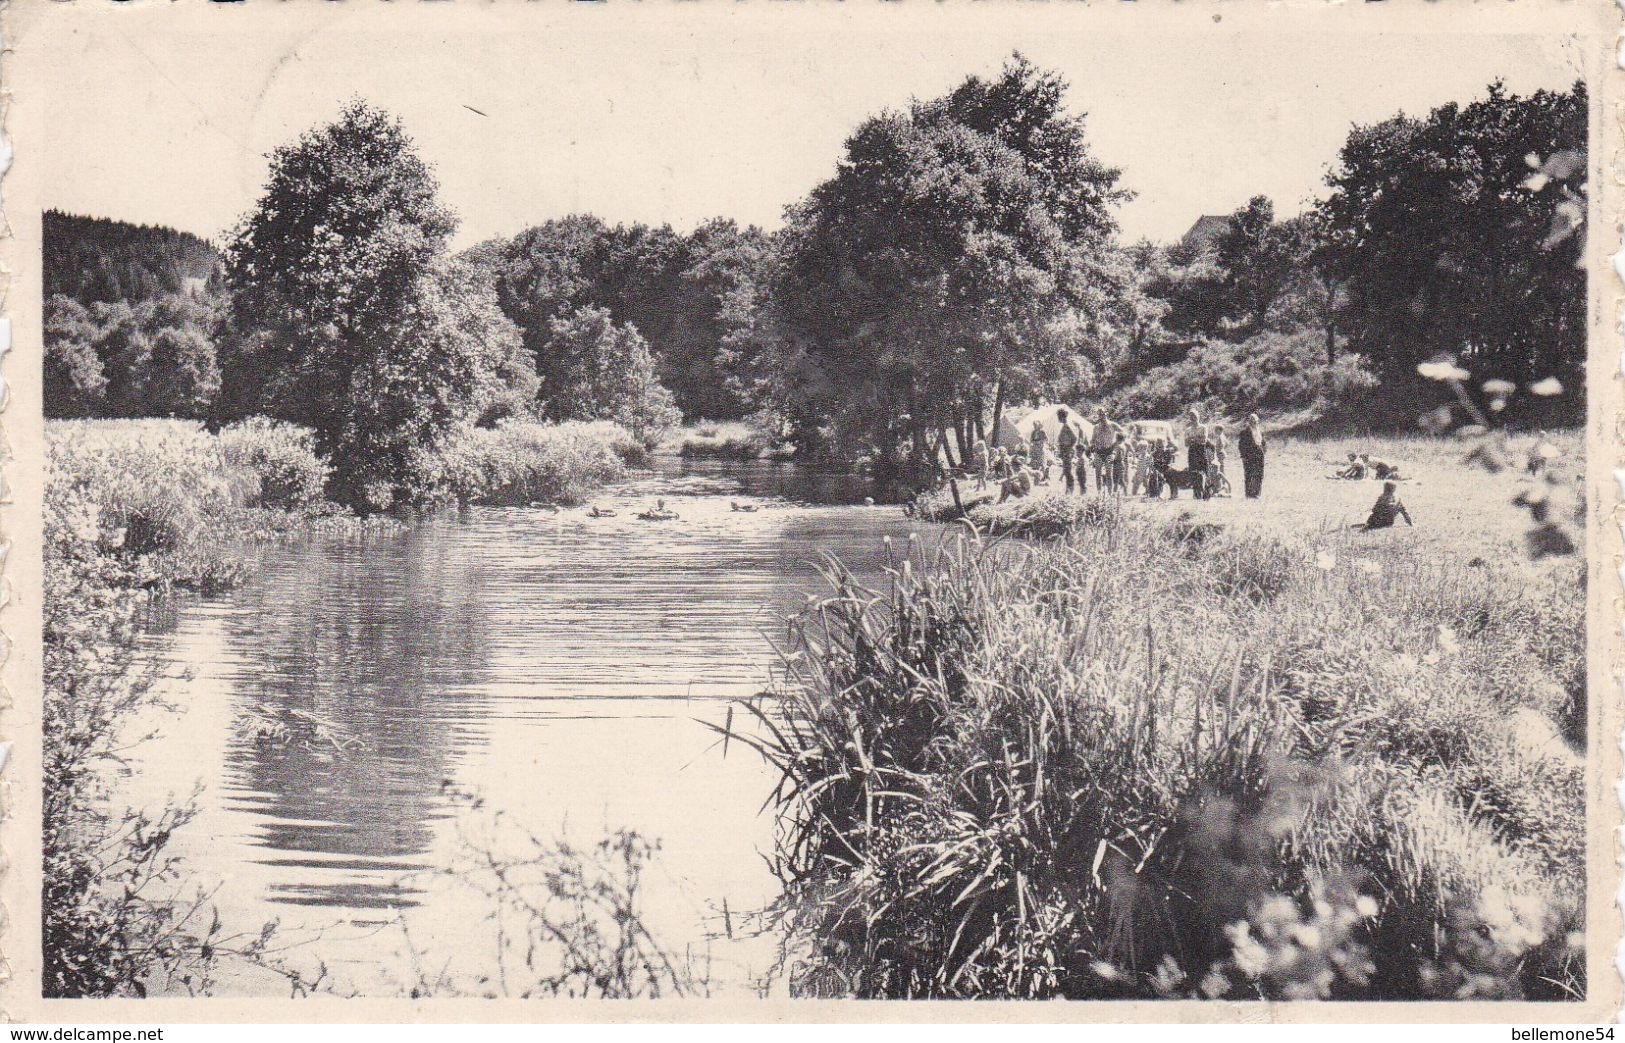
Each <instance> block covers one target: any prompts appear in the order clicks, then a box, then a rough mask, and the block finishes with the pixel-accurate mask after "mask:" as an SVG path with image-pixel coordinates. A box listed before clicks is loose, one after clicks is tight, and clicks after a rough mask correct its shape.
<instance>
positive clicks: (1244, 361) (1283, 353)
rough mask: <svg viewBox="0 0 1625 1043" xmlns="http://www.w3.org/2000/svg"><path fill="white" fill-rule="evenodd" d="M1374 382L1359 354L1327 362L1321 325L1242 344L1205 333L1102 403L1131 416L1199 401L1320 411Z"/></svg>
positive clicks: (1241, 408) (1239, 409)
mask: <svg viewBox="0 0 1625 1043" xmlns="http://www.w3.org/2000/svg"><path fill="white" fill-rule="evenodd" d="M1375 386H1376V379H1375V378H1374V377H1373V376H1372V375H1371V374H1370V373H1369V372H1367V371H1366V369H1365V365H1364V359H1362V358H1361V357H1360V356H1358V355H1347V354H1345V355H1342V356H1340V357H1339V358H1338V359H1337V361H1336V362H1335V363H1331V364H1328V363H1327V362H1326V353H1325V345H1324V342H1323V340H1322V338H1321V335H1320V334H1319V333H1318V332H1314V331H1307V330H1306V331H1301V332H1298V333H1291V334H1285V333H1274V332H1265V333H1260V334H1257V335H1255V336H1253V337H1251V338H1249V339H1248V340H1245V341H1243V342H1242V343H1240V344H1234V343H1231V342H1229V341H1224V340H1209V341H1206V342H1204V343H1202V344H1200V345H1198V346H1197V347H1195V348H1192V349H1191V351H1190V354H1189V355H1187V356H1186V358H1185V359H1184V360H1183V361H1181V362H1177V363H1174V364H1172V365H1167V366H1158V367H1156V368H1154V369H1151V370H1148V371H1146V372H1145V373H1144V374H1143V375H1141V376H1140V378H1139V379H1138V380H1137V381H1135V382H1134V383H1133V384H1131V385H1129V386H1128V387H1126V388H1122V389H1120V390H1118V391H1116V392H1114V393H1113V394H1111V395H1110V396H1109V397H1107V398H1106V399H1105V400H1104V402H1103V405H1104V406H1105V408H1106V409H1107V411H1108V412H1110V414H1111V415H1113V416H1124V417H1164V418H1165V417H1177V416H1180V415H1181V414H1182V413H1183V412H1184V411H1185V410H1186V409H1187V408H1189V407H1190V406H1192V405H1197V404H1201V405H1203V406H1204V407H1206V408H1208V409H1209V410H1210V411H1217V412H1218V413H1219V415H1226V414H1228V415H1231V416H1242V415H1245V414H1247V413H1255V412H1264V413H1284V412H1293V411H1314V410H1324V409H1327V408H1330V407H1331V406H1333V405H1335V404H1342V403H1346V402H1348V401H1349V400H1351V399H1354V398H1356V397H1357V396H1358V395H1359V394H1360V393H1361V392H1364V391H1367V390H1369V389H1371V388H1373V387H1375Z"/></svg>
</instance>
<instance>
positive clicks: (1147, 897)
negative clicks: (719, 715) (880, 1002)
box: [755, 516, 1584, 999]
mask: <svg viewBox="0 0 1625 1043" xmlns="http://www.w3.org/2000/svg"><path fill="white" fill-rule="evenodd" d="M1356 550H1357V549H1356V548H1355V547H1354V546H1352V545H1350V544H1348V542H1347V540H1346V538H1344V537H1338V536H1331V535H1326V536H1318V537H1303V538H1299V539H1293V540H1279V539H1275V538H1271V537H1264V536H1256V535H1255V536H1236V535H1232V534H1228V533H1225V532H1222V531H1218V530H1215V529H1214V528H1213V527H1210V526H1191V525H1187V524H1182V523H1180V522H1177V521H1175V522H1159V521H1155V520H1151V519H1147V518H1144V517H1140V518H1135V517H1130V516H1114V517H1113V518H1112V519H1111V521H1110V523H1109V524H1103V525H1099V526H1093V527H1086V528H1082V529H1079V530H1077V531H1075V532H1074V533H1073V534H1072V535H1071V536H1069V537H1067V538H1066V539H1064V540H1060V541H1056V542H1052V543H1049V544H1046V545H1041V546H1033V545H1025V546H1016V545H1011V544H1009V543H1007V542H997V543H991V544H990V543H984V542H981V541H979V540H977V539H975V538H965V537H960V536H955V537H953V538H950V539H948V540H946V541H944V542H943V543H942V544H941V545H939V546H938V547H936V548H935V549H933V550H928V549H926V548H925V547H924V546H923V545H921V544H920V543H919V542H918V541H911V543H910V546H909V548H908V551H907V553H904V554H900V555H899V556H898V557H897V560H896V561H895V562H894V568H893V569H892V571H891V575H890V580H889V584H888V586H887V587H886V589H880V590H871V589H866V588H865V587H863V586H862V585H860V584H859V583H857V582H856V581H855V580H854V578H853V577H852V576H851V575H850V574H849V573H848V572H846V571H845V570H844V569H843V568H842V567H841V566H840V565H839V564H838V563H836V562H830V563H829V564H828V566H827V569H826V572H827V576H828V579H829V583H830V586H831V591H832V592H831V594H830V595H829V596H828V597H826V598H824V599H823V600H821V601H818V602H817V603H815V604H813V605H811V606H809V608H808V609H807V610H806V611H805V612H804V613H803V614H802V615H801V616H799V617H798V618H797V619H795V620H794V621H792V623H791V625H790V628H789V632H788V635H787V637H788V641H787V645H786V648H785V656H786V663H787V665H788V668H789V679H790V683H788V684H787V685H786V686H785V688H784V690H783V691H782V692H780V693H779V695H780V698H779V699H778V700H776V701H774V702H772V703H769V704H767V705H766V706H758V707H757V708H756V711H755V712H756V713H757V715H758V717H759V718H760V719H761V721H762V724H763V726H764V728H765V729H766V731H765V734H766V735H767V739H766V740H765V741H762V742H760V743H758V748H759V749H761V750H762V752H763V753H764V754H765V755H766V756H767V757H769V758H770V759H771V760H772V761H773V762H774V763H775V764H776V765H777V766H778V767H779V769H780V770H781V772H782V783H781V785H780V788H779V791H778V792H777V794H776V801H777V807H778V810H779V814H780V816H781V827H782V828H781V843H780V845H779V848H778V852H777V867H778V870H779V872H780V874H781V876H782V877H783V879H784V881H785V883H786V885H787V899H786V902H785V904H784V906H783V913H784V915H785V917H786V919H787V923H788V925H789V927H790V929H791V931H792V934H793V935H794V936H795V938H796V939H797V942H798V944H800V945H801V946H804V947H805V949H806V951H807V952H808V954H809V956H808V959H807V960H806V961H805V963H804V964H803V965H802V966H801V968H800V970H799V972H798V974H797V976H796V981H795V987H796V988H797V989H798V990H800V991H801V992H803V993H807V994H813V995H858V996H1004V997H1042V996H1065V997H1102V996H1209V997H1233V998H1236V997H1283V998H1314V997H1340V998H1355V997H1359V998H1376V997H1380V998H1388V999H1397V998H1418V997H1434V996H1455V995H1479V996H1523V997H1563V996H1568V995H1574V994H1577V993H1579V992H1582V991H1583V989H1584V984H1583V979H1582V977H1581V975H1580V971H1579V966H1580V963H1581V961H1580V959H1579V953H1578V951H1577V949H1576V947H1575V944H1574V942H1573V940H1572V938H1571V934H1572V932H1574V931H1575V930H1576V929H1577V926H1578V923H1579V915H1580V908H1581V900H1582V896H1583V891H1584V887H1583V884H1584V874H1583V850H1582V839H1581V838H1582V837H1583V820H1584V789H1583V779H1582V767H1583V757H1582V756H1581V755H1580V754H1577V753H1576V752H1575V751H1574V750H1573V749H1572V748H1571V747H1570V746H1569V744H1568V743H1567V742H1566V741H1565V740H1564V739H1563V738H1562V733H1563V732H1564V730H1565V729H1564V728H1563V726H1562V722H1563V718H1564V715H1565V714H1573V713H1574V712H1575V708H1574V706H1573V705H1572V704H1573V702H1574V696H1575V693H1574V692H1573V691H1572V688H1571V686H1570V685H1569V681H1568V679H1566V678H1564V677H1562V676H1560V675H1561V674H1562V673H1563V672H1564V671H1565V670H1566V669H1567V666H1566V665H1565V664H1563V663H1561V662H1554V658H1553V656H1552V655H1551V652H1550V645H1551V644H1552V643H1553V640H1554V639H1553V638H1552V636H1551V635H1549V634H1548V635H1545V636H1542V635H1540V634H1538V633H1532V632H1531V630H1530V628H1528V627H1527V623H1528V621H1529V620H1531V619H1540V620H1541V621H1542V622H1543V625H1544V629H1546V630H1550V629H1552V628H1553V627H1557V628H1559V629H1560V632H1561V633H1560V636H1559V637H1558V638H1557V639H1556V640H1559V641H1561V642H1563V643H1567V642H1579V647H1583V629H1584V628H1583V609H1582V610H1580V611H1576V609H1575V606H1576V604H1577V603H1583V597H1580V598H1579V600H1578V601H1577V595H1576V593H1575V590H1574V588H1573V587H1572V586H1569V587H1568V588H1566V589H1565V588H1563V587H1562V586H1560V585H1559V584H1556V583H1554V584H1550V585H1545V586H1542V585H1521V584H1520V582H1518V581H1515V580H1514V578H1513V577H1509V576H1507V575H1500V574H1491V573H1489V572H1487V571H1485V570H1479V569H1468V568H1467V567H1466V566H1459V567H1457V566H1448V565H1440V564H1437V563H1432V562H1426V561H1418V560H1413V559H1412V558H1410V557H1408V556H1407V553H1406V551H1405V550H1404V549H1402V548H1399V547H1396V546H1393V545H1391V544H1388V545H1381V546H1373V547H1370V548H1358V552H1356ZM1539 629H1541V628H1536V630H1539ZM1559 658H1560V657H1559ZM1578 696H1579V700H1580V703H1581V704H1582V705H1581V709H1580V711H1579V713H1580V715H1581V716H1582V717H1583V701H1584V693H1583V688H1582V690H1581V691H1580V692H1579V693H1578ZM1570 730H1571V731H1572V729H1570Z"/></svg>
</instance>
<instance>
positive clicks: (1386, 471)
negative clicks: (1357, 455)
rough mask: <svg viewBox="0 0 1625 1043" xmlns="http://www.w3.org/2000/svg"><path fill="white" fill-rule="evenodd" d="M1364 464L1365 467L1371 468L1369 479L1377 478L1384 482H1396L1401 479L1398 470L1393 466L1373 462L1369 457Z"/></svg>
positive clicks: (1383, 462) (1379, 461)
mask: <svg viewBox="0 0 1625 1043" xmlns="http://www.w3.org/2000/svg"><path fill="white" fill-rule="evenodd" d="M1365 462H1366V465H1367V466H1368V467H1370V468H1371V477H1373V478H1378V479H1381V480H1382V481H1385V482H1397V481H1400V480H1401V478H1402V476H1401V475H1400V473H1399V468H1398V467H1397V466H1396V465H1394V464H1391V463H1388V462H1387V461H1384V460H1373V459H1371V458H1369V457H1367V458H1366V460H1365Z"/></svg>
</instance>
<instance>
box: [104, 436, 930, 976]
mask: <svg viewBox="0 0 1625 1043" xmlns="http://www.w3.org/2000/svg"><path fill="white" fill-rule="evenodd" d="M862 495H863V490H862V489H861V488H859V487H857V486H855V485H854V484H853V483H852V482H851V481H850V480H842V479H838V478H830V477H821V476H818V475H814V474H809V473H806V472H803V471H800V470H798V469H797V468H796V467H795V466H793V465H788V464H768V463H750V464H739V463H714V462H693V463H690V462H683V461H678V460H662V461H660V462H658V463H657V465H656V469H655V470H654V471H653V472H652V473H650V472H639V473H637V474H636V475H634V476H633V477H632V478H630V479H629V480H627V481H625V482H622V483H619V484H617V485H615V486H612V487H610V488H607V489H605V490H603V492H602V493H601V495H599V496H598V497H597V498H596V499H595V501H594V502H595V503H596V504H598V505H600V506H602V507H606V508H609V509H612V510H614V511H616V512H617V514H616V516H615V517H612V518H592V517H590V516H588V514H587V512H586V510H585V509H584V508H573V509H565V510H563V511H559V512H557V513H554V512H552V511H549V510H547V509H501V508H476V509H471V510H467V511H463V512H457V513H446V514H443V515H440V516H437V517H434V518H431V519H429V520H426V521H422V522H419V523H414V524H412V525H411V526H409V527H407V528H405V529H404V530H403V531H401V532H399V533H393V534H389V535H383V536H369V537H365V538H356V537H349V538H337V537H332V538H327V537H324V538H316V539H311V540H308V541H303V542H301V543H298V544H296V545H292V546H288V547H277V548H272V549H270V550H267V551H265V552H264V554H263V560H262V561H261V563H260V567H259V569H258V570H257V572H256V574H255V577H254V578H253V579H252V580H251V581H250V582H249V583H247V584H246V585H244V586H243V587H242V588H240V589H239V590H237V591H235V592H233V593H232V594H231V595H229V596H226V597H223V598H216V599H199V600H193V601H188V602H186V603H184V604H182V605H181V606H180V608H179V610H178V611H176V612H175V613H173V615H172V618H171V619H170V620H169V623H168V625H166V626H163V627H160V628H159V629H158V631H157V632H156V633H154V634H153V636H152V638H151V642H152V650H153V653H154V654H155V655H156V656H157V657H158V658H159V660H160V661H161V662H162V663H163V664H164V674H165V676H164V679H163V681H162V683H161V685H160V690H161V692H162V694H163V695H164V696H165V698H166V700H167V701H168V702H169V703H170V704H171V705H172V707H173V709H171V710H167V711H165V712H164V713H163V714H162V715H161V716H160V717H159V718H157V719H156V720H155V726H156V728H157V730H158V731H159V735H158V737H157V738H155V739H154V740H152V741H150V742H148V743H147V744H146V745H145V746H143V747H142V748H141V751H140V754H139V756H138V758H137V759H136V760H135V761H133V762H132V766H131V769H130V771H129V773H128V776H127V778H126V780H125V782H124V784H123V785H122V786H121V795H123V796H127V797H128V798H129V801H130V803H132V804H143V803H146V804H151V803H154V802H157V801H159V800H161V799H162V798H163V797H164V796H165V795H167V794H170V793H174V794H179V795H184V794H186V793H188V792H190V791H191V790H192V789H193V787H194V786H201V791H200V793H199V796H198V806H199V813H198V816H197V818H196V819H195V820H194V821H193V822H192V823H191V824H189V825H188V826H187V827H186V828H185V829H184V830H182V831H181V832H180V833H179V834H177V839H176V841H175V850H176V852H177V853H179V854H180V855H182V856H183V857H184V858H185V859H186V865H187V868H188V870H189V871H190V872H191V873H192V874H193V875H194V876H195V878H196V879H197V880H198V881H199V882H200V883H203V884H204V885H206V886H208V887H211V888H217V890H216V891H215V893H214V898H213V901H214V902H215V904H217V905H218V907H219V908H220V911H221V915H222V918H223V919H224V921H225V922H226V923H227V924H228V925H231V926H232V927H233V928H237V929H248V930H257V928H258V926H259V925H260V924H262V923H265V922H268V921H271V920H276V921H278V922H279V923H280V928H279V932H278V935H277V937H278V938H279V939H281V943H280V944H286V945H289V946H291V947H290V948H288V949H287V950H286V951H285V952H284V953H283V954H282V956H281V958H282V959H283V960H284V961H285V962H287V963H289V964H290V965H293V966H297V967H300V968H302V969H305V970H306V971H307V972H308V971H309V970H310V969H312V968H314V966H315V965H316V963H317V961H320V963H321V964H322V965H325V966H326V968H327V970H328V973H329V979H328V980H329V983H330V984H331V985H333V987H335V988H338V989H339V990H340V991H346V992H355V993H361V994H369V995H377V994H385V995H392V994H396V993H399V992H401V991H403V990H405V989H407V988H409V987H410V986H411V984H412V982H413V981H415V980H418V979H420V978H435V979H436V980H439V978H437V976H439V977H440V978H445V979H446V980H448V981H455V982H458V983H460V985H459V988H465V989H474V990H476V991H477V990H478V989H479V988H494V986H490V985H489V983H487V984H486V985H484V986H479V985H474V984H470V983H479V982H481V981H483V980H485V979H491V978H493V977H494V975H495V970H494V964H495V962H496V961H495V956H494V944H495V943H494V940H493V939H494V934H495V930H496V928H495V926H494V924H493V922H492V921H491V920H490V919H489V918H487V916H486V908H485V905H484V904H483V899H482V898H481V896H479V895H477V894H475V893H473V892H471V891H470V890H469V888H468V887H467V886H466V884H465V883H464V882H463V881H460V880H459V879H458V878H457V876H456V875H455V874H447V873H445V872H441V871H440V870H443V869H444V868H445V867H447V866H449V865H452V864H454V863H455V862H456V861H457V859H458V855H459V851H461V850H465V847H464V845H466V843H467V838H468V837H469V836H478V837H481V838H490V837H497V838H499V842H502V843H517V840H516V838H518V837H520V836H522V835H524V834H527V833H528V834H533V835H535V836H536V837H540V838H549V839H551V838H558V837H564V838H568V839H569V840H570V841H572V842H574V843H578V844H582V845H590V844H591V843H593V842H595V841H597V840H598V839H600V838H601V837H603V836H604V835H606V834H607V833H608V832H611V831H614V830H617V829H623V828H627V829H634V830H637V831H638V832H640V833H641V834H642V835H644V836H645V837H648V838H652V839H657V840H658V841H659V843H660V845H661V846H660V850H659V852H658V854H657V856H656V858H655V860H654V862H653V864H652V866H651V869H650V872H649V873H648V874H647V877H646V880H645V885H646V916H647V919H648V921H649V923H650V925H651V927H652V928H653V929H654V930H655V931H656V933H657V934H658V935H659V936H660V937H661V939H662V941H663V942H664V943H665V944H666V945H667V947H668V948H673V949H676V950H681V951H686V952H689V953H697V954H702V955H703V957H704V959H705V960H706V961H708V963H709V967H710V969H709V972H708V973H709V977H710V979H711V989H712V991H713V993H717V992H722V993H727V992H734V991H738V990H756V991H760V990H762V989H768V990H773V989H777V988H779V987H780V985H779V984H778V983H777V982H776V975H775V973H774V963H775V957H776V955H777V951H778V948H779V946H778V945H777V940H776V939H775V938H774V937H773V935H772V934H771V932H765V933H764V932H759V931H756V930H754V929H753V927H752V923H753V921H752V918H751V916H750V913H751V911H752V910H759V909H762V908H764V907H765V906H766V905H767V904H768V903H770V902H771V901H772V900H773V899H774V898H775V897H776V895H777V893H778V891H777V881H776V879H775V878H774V876H773V874H772V872H771V871H770V869H769V866H768V864H767V862H766V856H767V855H769V854H770V853H771V850H772V845H773V819H772V814H771V810H770V809H767V810H764V807H763V805H764V802H765V801H766V800H767V798H768V796H769V793H770V792H771V790H772V788H773V784H774V782H775V781H776V774H775V772H774V771H773V770H772V769H771V768H770V767H769V766H768V765H766V764H765V763H764V762H763V761H762V759H761V758H760V757H759V756H757V755H756V754H755V753H754V752H752V751H751V750H749V749H748V748H746V747H744V746H742V745H741V744H740V743H738V742H732V743H730V744H729V745H728V748H727V749H726V750H725V749H724V747H723V744H722V743H721V742H720V740H719V738H718V735H717V734H716V732H715V731H713V730H712V729H711V728H708V727H707V723H710V724H718V725H720V724H724V723H725V722H726V721H727V720H728V719H729V718H728V715H729V712H730V706H731V705H732V701H733V700H736V699H739V698H741V697H746V696H749V695H752V694H754V693H757V692H759V691H761V690H762V689H763V688H764V687H766V686H767V684H768V683H769V681H770V679H771V678H772V676H773V674H774V671H775V668H776V664H777V656H776V654H775V652H774V649H773V647H772V643H771V640H770V639H771V638H772V637H773V636H775V635H779V634H782V633H783V629H784V628H783V624H782V618H783V616H785V615H786V614H787V613H790V612H793V611H794V610H796V609H797V608H798V607H800V606H801V605H803V604H804V603H805V601H806V598H807V597H808V595H809V594H814V593H818V592H820V591H821V590H823V589H824V586H823V581H822V580H821V578H820V577H819V575H818V573H817V571H816V568H815V563H816V562H818V561H819V560H820V559H821V557H822V556H823V555H824V554H826V553H829V554H835V555H838V556H839V557H840V558H842V559H843V560H844V561H846V562H847V563H849V564H850V565H852V566H854V567H855V568H856V570H857V571H858V572H859V573H860V575H867V576H868V577H870V578H873V579H879V578H880V577H881V570H882V568H883V566H884V564H885V554H886V551H885V549H884V537H886V536H893V537H898V538H904V539H906V537H907V535H908V534H909V533H910V532H912V531H915V530H916V529H917V528H918V526H916V525H914V524H913V523H911V522H910V521H909V520H908V519H906V518H905V517H904V516H903V514H902V512H901V511H900V510H899V509H898V508H895V507H868V506H864V505H862V503H861V497H862ZM657 497H663V498H664V499H665V500H666V503H667V505H668V506H669V507H670V508H672V509H674V510H675V511H676V512H677V513H678V514H679V515H680V516H681V517H680V519H679V520H678V521H675V522H665V523H658V522H646V521H641V520H638V519H637V518H635V517H634V513H635V512H636V511H638V510H640V509H643V508H644V507H647V506H649V505H651V504H652V502H653V501H654V500H655V498H657ZM734 504H738V505H739V506H754V507H756V508H757V510H755V511H753V512H751V511H739V510H735V509H734V507H733V505H734ZM256 708H261V709H262V710H263V712H265V713H266V714H268V715H271V716H280V717H281V718H282V719H293V718H289V717H288V714H289V713H290V712H292V711H301V712H305V713H309V714H313V715H316V716H317V717H319V718H321V719H324V720H326V721H329V722H331V723H332V724H333V725H334V730H335V732H336V734H337V735H338V736H340V737H341V738H342V739H344V740H347V741H344V742H343V743H342V745H343V747H344V748H340V745H341V744H338V743H333V742H328V741H323V740H316V741H298V742H267V741H264V739H263V738H256V737H255V736H254V735H251V734H248V733H246V732H245V731H244V729H242V728H241V727H240V725H241V723H242V721H243V719H244V716H245V714H247V713H250V712H252V711H254V710H255V709H256ZM742 721H743V718H742V717H741V718H740V719H739V720H737V721H736V722H735V723H736V725H737V724H740V723H742ZM425 967H428V968H430V973H426V972H425V970H424V968H425ZM221 990H222V991H226V992H233V991H236V992H243V993H255V992H262V991H276V990H285V986H284V985H283V984H282V983H280V982H278V981H276V980H275V979H271V978H268V977H266V976H262V975H256V974H243V975H237V976H234V977H230V978H229V979H228V980H225V981H223V982H222V985H221Z"/></svg>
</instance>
